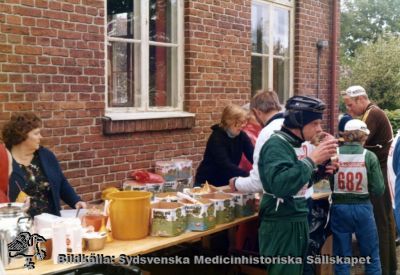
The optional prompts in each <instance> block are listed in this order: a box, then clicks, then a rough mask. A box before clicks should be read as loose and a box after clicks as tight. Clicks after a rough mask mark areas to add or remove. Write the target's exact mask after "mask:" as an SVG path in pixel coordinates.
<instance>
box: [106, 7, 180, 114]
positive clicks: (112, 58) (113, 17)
mask: <svg viewBox="0 0 400 275" xmlns="http://www.w3.org/2000/svg"><path fill="white" fill-rule="evenodd" d="M106 10H107V28H106V30H107V37H106V39H107V41H106V42H107V54H106V59H107V63H106V64H107V65H106V66H107V91H106V103H107V110H106V113H107V115H109V114H113V113H116V114H118V113H120V114H121V113H124V114H126V113H131V114H139V115H140V117H141V118H144V117H145V116H143V114H151V113H157V112H158V113H159V112H161V111H164V112H165V111H170V112H171V111H172V112H174V111H178V112H179V111H182V110H183V76H184V74H183V42H184V41H183V37H184V36H183V0H107V8H106ZM150 116H151V115H150ZM133 118H134V116H133Z"/></svg>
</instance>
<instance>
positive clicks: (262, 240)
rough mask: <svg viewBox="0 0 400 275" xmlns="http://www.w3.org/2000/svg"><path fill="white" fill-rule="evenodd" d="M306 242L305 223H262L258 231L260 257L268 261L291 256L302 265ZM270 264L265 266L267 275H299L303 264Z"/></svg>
mask: <svg viewBox="0 0 400 275" xmlns="http://www.w3.org/2000/svg"><path fill="white" fill-rule="evenodd" d="M307 242H308V224H307V221H306V220H304V221H300V222H290V221H273V222H272V221H262V222H261V225H260V229H259V245H260V256H264V257H267V259H268V260H274V259H275V260H282V259H283V257H287V256H289V255H290V256H292V257H297V259H301V261H302V263H304V259H305V255H306V250H307ZM302 263H300V264H278V263H271V264H268V265H267V266H266V268H267V272H268V275H281V274H291V275H301V274H303V264H302Z"/></svg>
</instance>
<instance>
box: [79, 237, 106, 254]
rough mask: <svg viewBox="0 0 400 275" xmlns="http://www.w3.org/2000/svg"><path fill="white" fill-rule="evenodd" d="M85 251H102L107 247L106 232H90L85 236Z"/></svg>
mask: <svg viewBox="0 0 400 275" xmlns="http://www.w3.org/2000/svg"><path fill="white" fill-rule="evenodd" d="M83 241H84V244H85V249H86V250H88V251H98V250H102V249H103V248H104V246H105V245H106V241H107V233H106V232H88V233H85V234H84V235H83Z"/></svg>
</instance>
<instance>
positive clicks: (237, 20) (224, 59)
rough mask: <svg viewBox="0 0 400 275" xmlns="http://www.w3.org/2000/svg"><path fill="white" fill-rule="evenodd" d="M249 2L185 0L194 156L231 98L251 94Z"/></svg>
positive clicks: (238, 99)
mask: <svg viewBox="0 0 400 275" xmlns="http://www.w3.org/2000/svg"><path fill="white" fill-rule="evenodd" d="M250 22H251V1H250V0H246V1H243V0H240V1H239V0H234V1H232V0H228V1H226V0H225V1H212V0H198V1H185V44H186V47H185V86H186V93H185V96H186V99H187V100H186V106H187V107H188V111H190V112H193V113H196V125H197V126H198V127H196V128H195V129H193V132H194V133H196V136H197V137H198V141H196V142H195V146H196V150H197V151H196V153H197V155H196V156H194V159H195V160H196V161H200V160H201V159H202V155H203V153H204V146H205V141H206V139H207V138H208V136H209V134H210V132H211V130H210V126H211V125H212V123H215V122H217V121H219V119H220V115H221V111H222V109H223V107H224V106H226V105H227V104H229V103H236V104H240V105H241V104H244V103H247V102H248V100H249V99H250V93H251V91H250V68H251V66H250V65H251V32H250V31H251V28H250V26H251V25H250Z"/></svg>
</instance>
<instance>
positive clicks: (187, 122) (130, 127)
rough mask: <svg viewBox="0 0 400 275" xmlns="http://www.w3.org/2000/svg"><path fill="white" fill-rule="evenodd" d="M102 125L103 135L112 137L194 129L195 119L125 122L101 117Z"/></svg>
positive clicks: (192, 117) (152, 119)
mask: <svg viewBox="0 0 400 275" xmlns="http://www.w3.org/2000/svg"><path fill="white" fill-rule="evenodd" d="M102 123H103V134H104V135H113V134H126V133H136V132H149V131H163V130H177V129H191V128H193V127H194V124H195V117H194V116H187V117H172V118H151V119H127V120H112V119H111V118H109V117H102Z"/></svg>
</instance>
